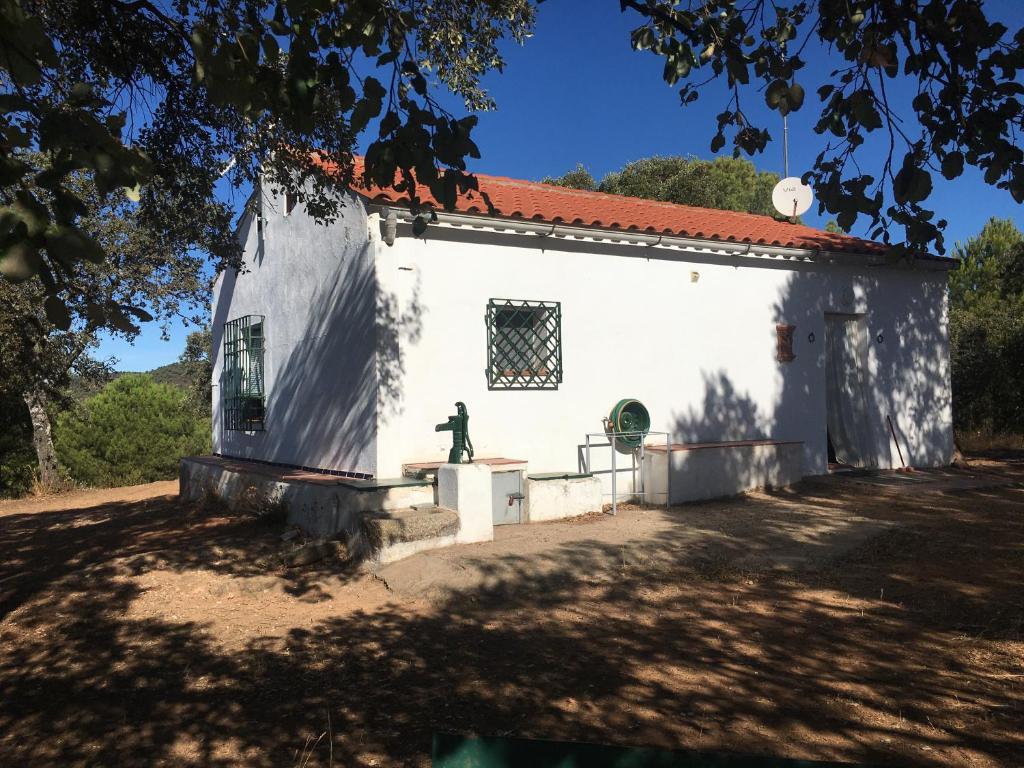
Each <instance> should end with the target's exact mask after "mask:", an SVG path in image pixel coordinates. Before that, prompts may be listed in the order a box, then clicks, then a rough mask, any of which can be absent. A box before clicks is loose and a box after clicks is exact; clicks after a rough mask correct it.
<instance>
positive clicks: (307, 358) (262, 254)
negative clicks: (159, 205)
mask: <svg viewBox="0 0 1024 768" xmlns="http://www.w3.org/2000/svg"><path fill="white" fill-rule="evenodd" d="M282 205H283V201H281V200H274V199H273V198H271V197H270V196H269V195H268V196H265V199H264V202H263V215H264V227H263V237H262V241H261V238H260V236H259V233H258V232H257V227H256V225H255V217H254V216H247V217H246V218H245V219H243V221H242V223H241V226H240V228H239V237H241V238H242V242H243V243H244V248H245V271H244V272H242V273H241V274H238V275H236V274H235V273H234V272H233V271H230V270H229V271H226V272H224V273H222V274H221V275H220V276H219V277H218V279H217V282H216V286H215V290H214V305H213V323H212V328H213V384H214V388H213V449H214V451H215V452H217V453H223V454H225V455H229V456H236V457H239V458H256V459H261V460H264V461H274V462H281V463H285V464H297V465H300V466H311V467H321V468H327V469H340V470H347V471H355V472H366V473H368V474H376V442H375V426H376V420H377V412H376V411H377V390H378V387H377V381H378V379H377V372H376V358H375V345H376V335H375V324H374V316H375V313H376V286H375V281H374V268H373V253H372V250H371V247H370V244H369V241H368V238H367V221H366V212H365V209H364V208H363V206H362V204H361V203H360V202H358V201H357V200H355V199H354V198H349V199H348V200H347V203H346V206H345V208H344V209H343V212H342V216H341V218H339V219H338V220H337V221H336V222H334V223H333V224H331V225H329V226H321V225H317V224H315V223H314V221H313V220H312V219H311V218H310V217H309V216H307V215H305V213H304V212H303V209H302V206H301V205H299V206H297V207H296V208H295V210H294V211H293V212H292V213H291V215H288V216H285V215H284V214H283V210H282ZM249 314H253V315H264V316H265V317H266V320H265V334H266V341H265V344H266V352H265V376H266V393H267V403H266V429H265V431H263V432H253V433H246V432H237V431H226V430H224V429H223V424H222V419H221V397H220V386H219V385H220V375H221V369H222V362H223V361H222V351H223V350H222V343H221V337H222V330H223V325H224V323H225V322H226V321H228V320H234V319H235V318H237V317H241V316H243V315H249Z"/></svg>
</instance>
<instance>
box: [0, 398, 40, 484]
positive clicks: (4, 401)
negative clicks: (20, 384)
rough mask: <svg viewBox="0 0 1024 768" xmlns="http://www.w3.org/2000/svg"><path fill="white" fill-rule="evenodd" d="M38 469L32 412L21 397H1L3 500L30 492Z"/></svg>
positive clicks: (0, 462) (1, 480)
mask: <svg viewBox="0 0 1024 768" xmlns="http://www.w3.org/2000/svg"><path fill="white" fill-rule="evenodd" d="M36 467H37V461H36V452H35V449H34V448H33V447H32V423H31V422H30V421H29V418H28V409H27V408H26V407H25V404H24V403H23V402H22V401H21V398H19V397H17V396H15V395H10V394H0V498H4V497H8V496H13V497H18V496H21V495H23V494H25V493H27V492H28V490H29V488H31V487H32V472H33V470H35V468H36Z"/></svg>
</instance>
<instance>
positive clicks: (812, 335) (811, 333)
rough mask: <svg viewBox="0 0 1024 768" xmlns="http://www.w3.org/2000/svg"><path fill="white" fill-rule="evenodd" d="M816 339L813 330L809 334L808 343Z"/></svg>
mask: <svg viewBox="0 0 1024 768" xmlns="http://www.w3.org/2000/svg"><path fill="white" fill-rule="evenodd" d="M814 339H815V336H814V331H811V332H810V333H808V334H807V343H808V344H813V343H814Z"/></svg>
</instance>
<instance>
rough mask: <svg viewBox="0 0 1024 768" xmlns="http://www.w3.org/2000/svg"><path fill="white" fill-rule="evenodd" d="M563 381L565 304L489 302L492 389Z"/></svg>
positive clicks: (554, 385)
mask: <svg viewBox="0 0 1024 768" xmlns="http://www.w3.org/2000/svg"><path fill="white" fill-rule="evenodd" d="M561 383H562V305H561V303H560V302H557V301H514V300H512V299H491V300H490V301H489V302H488V303H487V384H488V386H489V388H490V389H558V385H559V384H561Z"/></svg>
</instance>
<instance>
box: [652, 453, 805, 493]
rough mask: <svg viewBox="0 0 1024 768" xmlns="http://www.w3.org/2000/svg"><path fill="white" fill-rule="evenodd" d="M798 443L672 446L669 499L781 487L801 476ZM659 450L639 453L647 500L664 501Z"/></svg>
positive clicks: (664, 467) (664, 475)
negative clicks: (683, 448)
mask: <svg viewBox="0 0 1024 768" xmlns="http://www.w3.org/2000/svg"><path fill="white" fill-rule="evenodd" d="M802 461H803V446H802V444H801V443H775V444H770V445H757V444H754V445H728V444H726V445H721V446H713V447H710V446H709V447H705V448H699V449H693V450H674V451H672V499H671V503H672V504H683V503H685V502H687V501H701V500H704V499H715V498H721V497H725V496H734V495H736V494H739V493H743V492H744V491H749V490H753V489H755V488H765V487H769V486H770V487H773V488H781V487H784V486H787V485H793V484H794V483H797V482H799V481H800V479H801V478H802V477H803V476H804V474H803V469H802ZM665 469H666V459H665V453H664V451H661V452H656V451H648V452H647V453H646V454H645V455H644V478H645V481H646V482H647V488H648V491H649V495H648V501H649V502H650V503H652V504H664V503H665V491H666V488H665V485H666V481H667V478H666V474H665Z"/></svg>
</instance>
